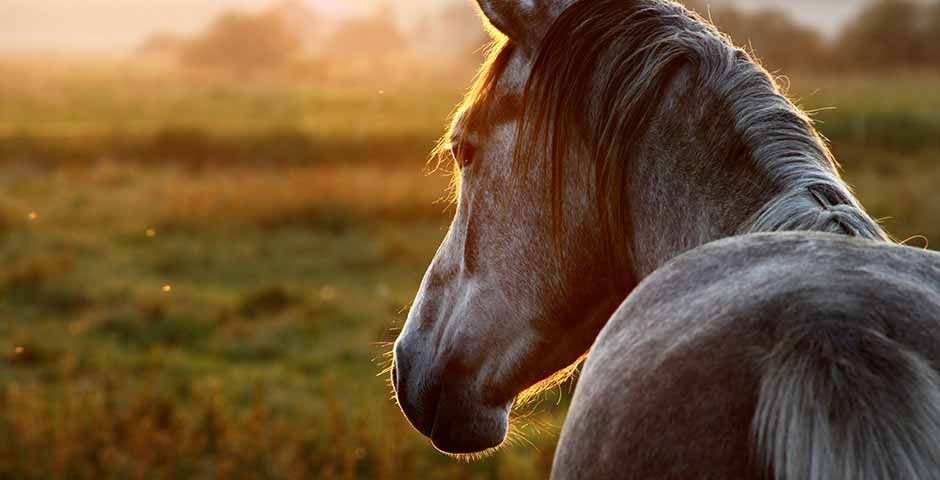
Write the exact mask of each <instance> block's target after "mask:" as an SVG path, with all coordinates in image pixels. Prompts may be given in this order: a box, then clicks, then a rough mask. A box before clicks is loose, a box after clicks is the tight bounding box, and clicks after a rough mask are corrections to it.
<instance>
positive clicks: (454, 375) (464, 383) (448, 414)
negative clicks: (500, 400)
mask: <svg viewBox="0 0 940 480" xmlns="http://www.w3.org/2000/svg"><path fill="white" fill-rule="evenodd" d="M423 357H425V355H421V352H420V351H416V350H413V349H412V348H411V346H410V344H409V342H408V341H407V340H405V339H399V341H398V342H396V344H395V362H394V366H393V367H392V372H391V374H392V385H394V387H395V394H396V396H397V398H398V405H399V406H400V407H401V410H402V413H404V414H405V417H406V418H407V419H408V421H409V422H410V423H411V425H412V426H413V427H414V428H415V429H416V430H418V431H419V432H421V434H422V435H424V436H426V437H428V438H430V439H431V441H432V443H433V444H434V446H435V447H436V448H437V449H438V450H441V451H442V452H445V453H451V454H466V453H476V452H482V451H484V450H488V449H491V448H495V447H497V446H499V445H500V444H501V443H502V442H503V441H504V440H505V438H506V433H507V431H508V427H509V411H510V409H511V408H512V402H509V403H507V404H505V405H499V406H488V405H486V404H485V402H483V401H482V398H481V395H479V394H476V393H475V389H474V388H472V387H471V385H472V384H473V382H472V379H471V378H468V376H467V375H466V373H467V372H466V369H464V368H453V367H452V366H451V367H450V368H448V367H449V365H452V364H453V362H446V361H444V362H441V361H438V362H434V363H433V364H432V363H431V362H428V361H425V360H430V358H423ZM427 357H430V356H429V355H428V356H427Z"/></svg>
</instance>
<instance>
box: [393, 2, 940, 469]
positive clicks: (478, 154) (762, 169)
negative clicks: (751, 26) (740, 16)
mask: <svg viewBox="0 0 940 480" xmlns="http://www.w3.org/2000/svg"><path fill="white" fill-rule="evenodd" d="M478 3H479V6H480V8H481V10H482V12H483V14H484V15H485V17H486V18H487V19H488V23H489V24H490V26H491V27H492V29H493V31H494V35H495V36H496V38H497V41H496V44H495V46H494V48H493V52H492V54H491V55H490V58H489V60H488V61H487V63H486V65H485V66H484V68H483V70H482V71H481V73H480V75H479V77H478V80H477V81H476V83H475V85H474V87H473V88H472V90H471V92H470V94H469V95H468V96H467V100H466V101H465V102H464V103H463V104H462V105H461V108H460V109H459V110H458V113H457V114H456V115H455V118H454V120H453V122H452V126H451V129H450V132H449V135H448V137H447V139H448V141H446V142H444V145H443V148H442V149H441V152H443V153H446V154H452V155H453V157H454V162H455V164H456V166H457V173H456V177H457V178H456V180H457V181H456V183H457V184H458V185H459V193H458V195H457V209H456V214H455V216H454V220H453V223H452V225H451V228H450V230H449V231H448V233H447V236H446V238H445V239H444V242H443V243H442V245H441V247H440V249H439V250H438V252H437V255H436V256H435V258H434V260H433V261H432V263H431V266H430V267H429V269H428V271H427V273H426V275H425V277H424V279H423V281H422V283H421V287H420V290H419V292H418V295H417V297H416V299H415V302H414V304H413V306H412V309H411V311H410V313H409V317H408V320H407V322H406V324H405V327H404V329H403V331H402V333H401V335H400V336H399V339H398V340H397V342H396V344H395V350H394V353H395V355H394V358H395V363H394V368H393V371H392V381H393V384H394V387H395V390H396V393H397V398H398V401H399V404H400V405H401V408H402V411H403V412H404V413H405V415H406V416H407V417H408V419H409V420H410V421H411V423H412V424H413V425H414V426H415V428H416V429H417V430H419V431H420V432H421V433H423V434H424V435H426V436H428V437H429V438H430V439H431V440H432V442H433V443H434V445H435V446H436V447H437V448H438V449H440V450H442V451H445V452H449V453H457V454H460V453H473V452H480V451H485V450H487V449H492V448H495V447H497V446H499V445H500V444H501V443H502V442H503V440H504V438H505V436H506V433H507V429H508V423H509V414H510V411H511V409H512V405H513V402H514V400H515V399H516V398H517V397H518V396H519V395H520V393H523V392H525V391H527V390H531V389H533V388H535V389H537V388H539V385H541V384H544V382H545V379H547V378H552V377H555V376H556V374H557V372H566V371H568V367H569V366H570V365H571V364H572V363H574V362H576V361H577V360H578V359H580V358H582V357H583V355H584V354H585V352H586V351H587V350H588V349H589V348H592V344H593V348H592V352H591V355H590V357H589V358H588V360H587V363H586V367H585V368H586V370H585V373H584V375H583V376H582V378H581V381H580V382H579V385H578V387H577V391H576V393H575V399H574V403H573V404H572V407H571V411H570V413H569V419H568V421H567V422H566V424H565V427H564V429H563V432H562V439H561V443H560V445H559V448H558V453H557V456H556V463H555V470H554V475H555V476H556V477H558V478H761V477H762V476H766V475H773V476H775V478H779V479H800V478H807V479H809V478H860V479H867V478H936V475H937V472H938V471H940V453H938V448H940V443H938V442H936V441H935V440H936V439H937V432H938V431H940V404H938V402H936V401H934V400H935V399H936V397H937V391H938V390H937V389H938V386H937V384H936V372H935V370H934V369H935V368H936V367H937V366H938V364H937V363H936V362H937V359H936V354H935V352H936V351H938V350H940V349H937V348H935V347H934V346H933V345H934V344H935V343H936V342H935V340H936V339H938V338H940V331H938V328H937V327H938V325H940V324H938V323H937V321H938V320H940V319H938V313H937V310H936V306H937V305H938V304H940V301H938V300H937V298H938V296H940V292H938V291H937V289H938V288H940V287H938V284H940V273H938V268H940V259H938V258H937V255H936V254H931V253H927V252H921V251H915V250H913V249H909V248H907V247H901V246H896V245H893V244H891V243H889V242H888V241H887V240H888V239H887V237H886V235H885V234H884V232H883V231H882V230H881V228H880V227H879V226H878V225H877V223H876V222H874V221H873V220H872V219H871V218H870V217H869V215H868V214H866V213H865V211H864V210H863V209H862V207H861V206H860V205H859V203H858V201H857V200H856V199H855V198H854V196H853V195H852V194H851V192H850V190H849V189H848V187H847V186H846V185H845V183H844V182H843V181H842V180H841V179H840V178H839V175H838V173H837V171H836V168H835V165H834V161H833V160H832V157H831V155H830V153H829V151H828V149H827V148H826V146H825V144H824V143H823V142H822V141H821V140H820V138H819V136H818V135H817V133H816V132H815V130H814V129H813V127H812V125H811V123H810V121H809V120H808V119H807V117H806V116H805V115H804V114H803V112H801V111H800V110H799V109H798V108H796V107H795V106H793V104H792V103H790V102H789V101H788V100H787V99H786V97H785V96H784V95H782V94H781V93H780V91H779V90H778V89H777V87H776V85H775V83H774V81H773V80H772V78H771V77H770V76H769V75H768V74H767V73H766V72H765V71H764V70H763V69H762V68H761V67H760V66H759V65H757V64H756V63H755V62H753V61H752V60H751V59H750V57H749V56H748V55H747V54H746V53H745V52H743V51H741V50H740V49H736V48H734V47H733V46H732V45H730V43H728V42H727V40H726V39H725V38H724V37H723V36H722V35H721V34H719V33H718V32H717V31H716V30H715V29H714V28H713V27H711V26H710V25H709V24H708V23H707V22H705V21H704V20H703V19H701V18H700V17H698V16H697V15H695V14H693V13H691V12H689V11H688V10H686V9H685V8H683V7H681V6H680V5H678V4H676V3H673V2H669V1H664V0H583V1H574V0H525V1H523V0H518V1H511V0H479V2H478ZM799 231H804V232H806V231H809V232H821V233H792V232H799ZM762 232H775V233H762ZM782 232H790V233H782ZM850 237H856V239H851V238H850ZM718 240H720V242H718V243H712V242H715V241H718ZM840 258H841V259H843V260H844V261H845V262H846V263H845V264H841V265H840V264H839V259H840ZM824 260H828V261H824ZM654 272H657V273H655V274H654ZM670 272H673V273H672V275H673V276H669V275H670ZM676 272H678V273H676ZM905 272H907V273H905ZM796 273H802V276H800V275H796ZM678 278H681V279H682V280H683V281H681V282H680V281H677V280H676V281H674V279H678ZM644 279H645V280H644ZM850 280H851V281H850ZM641 282H642V284H641ZM638 284H641V287H640V288H639V289H638V290H637V291H636V292H635V293H634V294H632V295H631V292H633V290H634V289H636V288H637V285H638ZM758 285H759V286H760V288H759V289H756V290H754V291H745V290H746V288H745V287H748V286H755V288H756V286H758ZM628 295H629V297H628ZM624 298H627V300H626V302H624ZM622 302H623V305H622V306H621V307H620V308H619V309H618V305H621V303H622ZM615 311H616V313H615ZM611 315H613V317H611ZM605 325H606V327H605ZM602 329H604V331H603V334H602V336H601V337H600V338H598V334H599V333H600V332H601V330H602ZM595 339H597V341H596V342H595ZM886 392H887V393H886ZM601 423H602V424H603V425H601V427H604V428H600V427H598V425H599V424H601ZM886 475H887V477H885V476H886Z"/></svg>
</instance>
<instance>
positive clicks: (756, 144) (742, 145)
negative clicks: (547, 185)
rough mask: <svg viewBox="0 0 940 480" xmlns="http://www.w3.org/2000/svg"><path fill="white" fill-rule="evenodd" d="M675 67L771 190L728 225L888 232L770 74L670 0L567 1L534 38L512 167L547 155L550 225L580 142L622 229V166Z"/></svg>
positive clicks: (613, 222) (607, 210) (608, 212)
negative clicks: (569, 159)
mask: <svg viewBox="0 0 940 480" xmlns="http://www.w3.org/2000/svg"><path fill="white" fill-rule="evenodd" d="M680 72H690V77H689V78H690V80H691V81H690V82H689V83H688V84H687V86H686V88H687V92H689V94H694V93H695V92H707V93H708V94H709V95H711V97H712V98H713V99H714V100H715V101H716V102H718V103H719V104H720V105H721V108H722V110H723V113H722V115H720V119H719V120H720V121H726V122H730V123H731V124H732V125H728V126H727V128H725V129H724V130H723V131H731V132H732V135H726V136H730V137H733V138H732V139H731V140H726V142H728V141H730V142H731V143H732V144H733V145H732V146H730V147H727V148H726V152H725V153H727V152H731V153H732V154H733V157H735V158H730V159H729V160H731V161H736V162H751V165H752V166H753V167H754V168H756V170H757V171H759V172H762V173H763V174H764V175H765V176H766V179H767V183H768V185H770V186H771V188H773V193H774V195H773V198H772V199H771V200H770V201H769V202H768V203H766V204H765V205H763V206H762V207H761V208H760V209H758V211H757V212H756V213H755V214H754V215H753V216H752V217H751V218H750V219H749V220H748V221H746V222H745V223H744V224H743V225H741V226H740V227H739V231H738V232H735V233H737V234H744V233H752V232H762V231H778V230H815V231H827V232H833V233H842V234H846V235H852V236H858V237H863V238H871V239H883V240H884V239H887V238H888V237H887V235H886V234H885V232H884V231H883V230H882V229H881V227H880V226H879V225H878V224H877V222H875V221H874V220H873V219H872V218H871V217H870V216H869V215H868V214H867V213H866V212H865V211H864V209H862V207H861V206H860V204H859V202H858V201H857V200H856V199H855V197H854V196H853V194H852V193H851V191H850V189H849V187H848V186H847V185H846V184H845V182H843V181H842V179H841V178H840V177H839V174H838V170H837V168H838V165H837V164H836V162H835V160H834V158H833V156H832V154H831V152H830V151H829V149H828V147H827V146H826V144H825V142H824V140H823V138H822V137H821V136H820V135H819V134H818V133H817V132H816V130H815V128H814V127H813V124H812V121H811V119H810V118H809V117H808V116H807V115H806V114H805V113H803V111H802V110H800V109H799V108H798V107H796V106H795V105H794V104H793V103H792V102H790V100H789V99H787V97H786V96H785V95H784V94H783V93H782V92H781V90H780V88H779V87H778V85H777V83H776V81H775V80H774V79H773V78H772V77H771V76H770V74H769V73H768V72H767V71H766V70H765V69H764V68H762V67H761V66H760V65H759V63H758V62H757V61H755V60H754V59H752V58H751V56H750V55H748V53H747V52H745V51H743V50H741V49H739V48H736V47H734V46H733V45H732V43H731V42H730V40H729V39H728V38H727V37H726V36H724V35H723V34H721V33H720V32H718V30H717V29H715V28H714V27H713V26H712V25H711V24H710V23H709V22H708V21H706V20H704V19H703V18H701V17H700V16H698V15H697V14H695V13H693V12H691V11H689V10H687V9H686V8H685V7H683V6H681V5H679V4H677V3H675V2H672V1H668V0H591V1H579V2H575V3H574V4H573V5H572V6H571V7H569V8H568V9H567V10H566V11H565V12H564V13H563V14H562V15H561V16H560V17H559V18H558V20H556V22H555V23H554V25H553V26H552V27H551V29H550V31H549V32H548V33H547V35H546V37H545V38H544V39H543V41H542V44H541V46H540V49H539V51H538V54H537V57H536V58H535V62H534V65H533V67H532V72H531V74H530V78H529V82H528V84H527V86H526V91H525V99H524V108H525V114H524V116H523V119H522V121H521V122H520V125H519V141H518V142H517V150H516V155H515V162H514V166H515V167H516V168H524V169H528V168H530V167H531V166H532V162H533V160H534V159H535V158H546V156H547V161H546V162H545V167H546V168H547V169H548V170H549V174H550V175H551V178H552V180H551V185H552V187H551V188H552V192H553V195H552V198H553V212H554V214H553V215H554V217H555V222H556V228H558V226H560V225H561V220H560V212H561V208H560V201H561V200H560V199H561V194H560V191H561V186H562V182H561V178H562V167H561V165H562V161H563V159H564V158H565V157H566V156H568V155H569V154H573V153H575V152H582V154H583V152H584V151H585V150H584V149H585V148H586V149H587V151H588V152H590V154H591V155H592V156H593V159H594V161H595V162H597V184H598V187H599V188H598V195H599V197H600V198H599V199H598V204H599V205H602V206H603V207H602V208H603V209H604V212H603V213H604V217H605V219H606V222H605V223H606V224H608V227H607V228H609V229H610V231H609V232H608V233H610V234H613V233H616V232H623V231H625V230H624V229H625V228H629V225H628V222H629V216H628V212H629V210H628V209H627V207H626V205H627V200H628V199H627V198H626V193H625V190H626V188H625V186H626V185H627V179H626V172H627V168H626V165H627V164H628V163H627V162H628V160H629V159H630V158H631V156H633V155H635V154H636V153H637V148H638V146H639V145H641V144H642V140H643V138H644V136H645V135H646V133H647V132H648V130H649V127H650V124H651V123H652V120H653V119H655V118H656V116H657V115H658V114H659V111H660V110H661V109H662V105H663V103H664V100H665V97H666V94H667V93H668V89H669V88H671V85H672V84H673V83H674V82H673V81H674V79H675V78H676V76H677V74H679V73H680ZM711 141H714V142H720V141H721V140H719V139H710V140H709V143H711ZM536 153H538V154H536ZM543 155H545V156H543Z"/></svg>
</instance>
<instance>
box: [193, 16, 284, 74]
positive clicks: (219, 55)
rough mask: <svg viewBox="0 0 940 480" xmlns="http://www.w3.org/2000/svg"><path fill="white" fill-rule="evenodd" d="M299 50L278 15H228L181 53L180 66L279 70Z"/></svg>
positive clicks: (217, 20)
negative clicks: (274, 68)
mask: <svg viewBox="0 0 940 480" xmlns="http://www.w3.org/2000/svg"><path fill="white" fill-rule="evenodd" d="M300 48H301V43H300V39H298V38H297V36H296V35H295V34H294V33H293V32H292V31H291V30H290V28H288V26H287V25H286V24H285V23H284V21H283V20H282V18H281V17H280V16H279V15H275V14H272V13H263V14H248V13H238V12H228V13H224V14H222V15H221V16H220V17H219V18H218V19H216V20H215V21H214V22H213V23H212V24H211V25H210V26H209V28H208V29H207V30H206V31H205V32H203V33H202V34H200V35H198V36H196V37H195V38H194V39H192V40H191V41H190V42H189V43H188V44H187V45H186V46H185V48H183V50H182V55H181V59H182V61H183V64H185V65H187V66H193V67H210V68H223V69H228V70H234V71H238V72H250V71H254V70H260V69H269V68H273V67H279V66H282V65H284V64H285V63H287V61H288V60H289V59H291V58H292V57H293V56H294V55H295V54H296V53H297V52H298V51H299V50H300Z"/></svg>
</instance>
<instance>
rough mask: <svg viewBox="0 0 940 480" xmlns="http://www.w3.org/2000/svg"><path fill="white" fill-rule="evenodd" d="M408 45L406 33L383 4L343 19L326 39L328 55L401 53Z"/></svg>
mask: <svg viewBox="0 0 940 480" xmlns="http://www.w3.org/2000/svg"><path fill="white" fill-rule="evenodd" d="M406 44H407V41H406V38H405V35H404V34H403V33H402V32H401V31H400V30H399V28H398V25H397V24H396V22H395V15H394V13H393V12H392V9H391V7H390V6H388V5H386V6H384V7H382V8H379V9H377V10H376V12H375V13H373V14H371V15H368V16H363V17H356V18H351V19H348V20H346V21H344V22H343V23H342V24H340V25H339V27H337V29H336V30H335V31H334V32H333V34H332V36H330V38H329V39H328V40H327V41H326V52H325V53H327V54H328V55H331V56H344V55H349V54H353V55H356V56H367V57H384V56H388V55H391V54H394V53H396V52H400V51H401V50H403V49H404V48H405V46H406Z"/></svg>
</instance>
